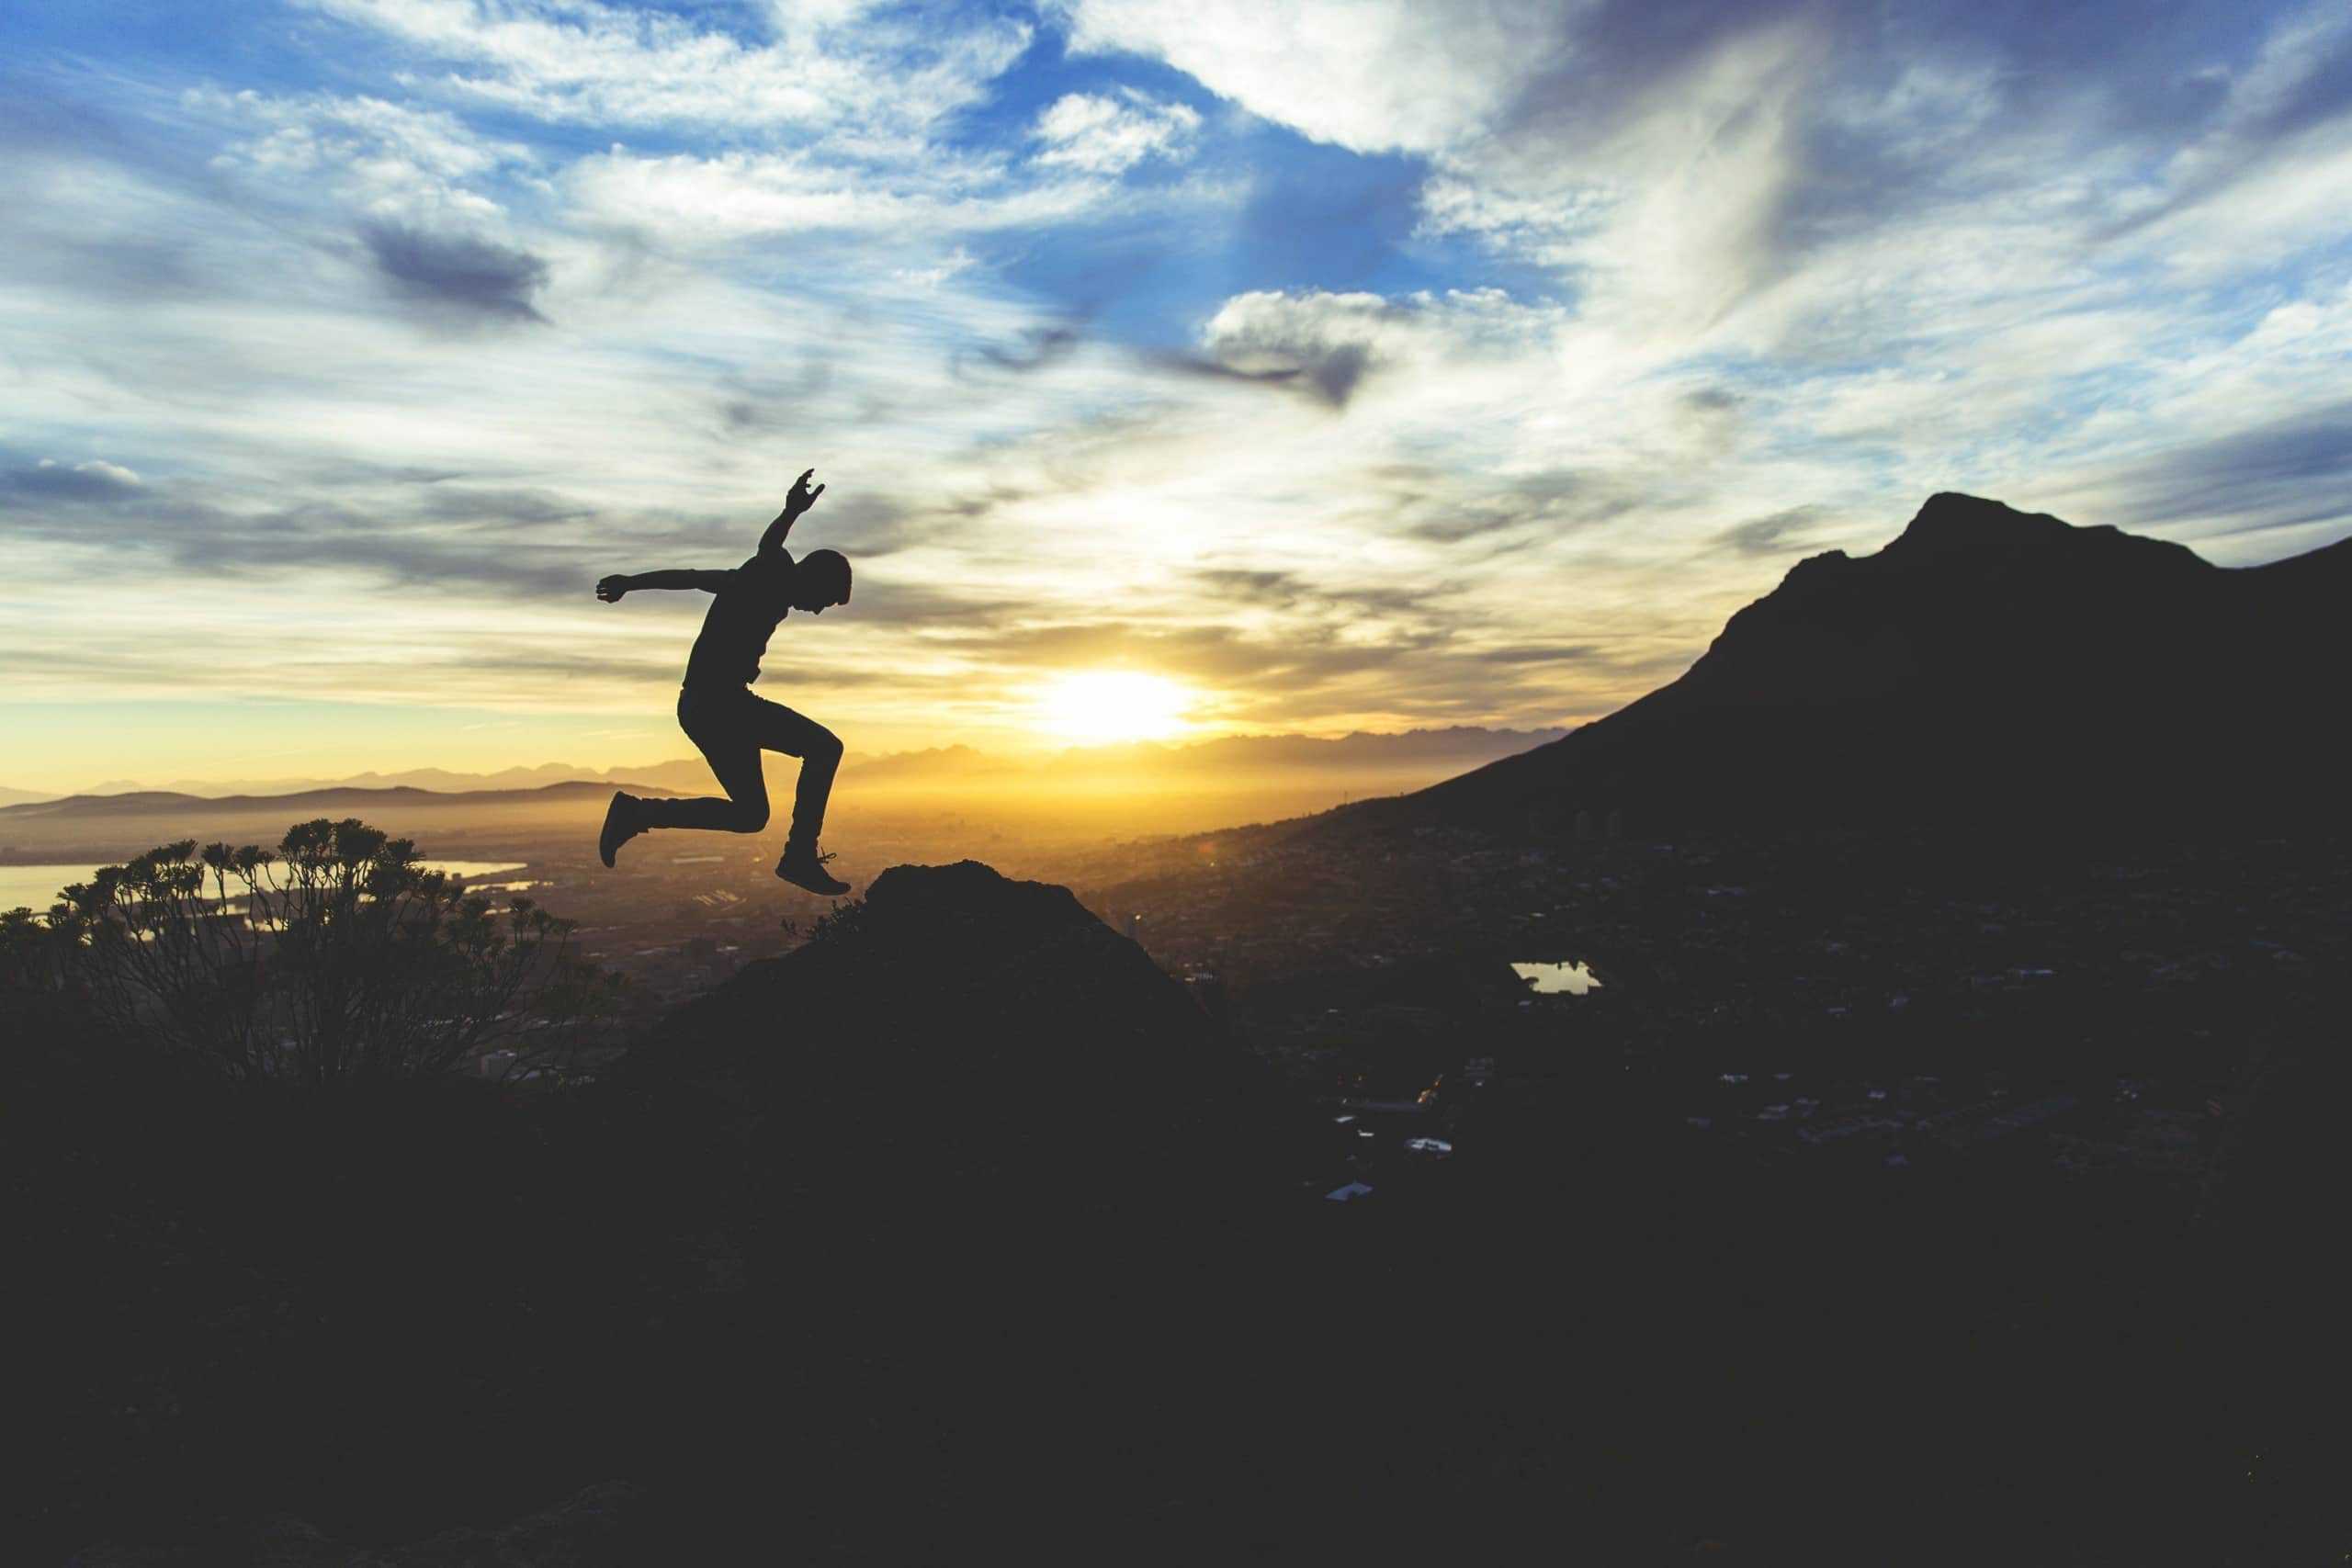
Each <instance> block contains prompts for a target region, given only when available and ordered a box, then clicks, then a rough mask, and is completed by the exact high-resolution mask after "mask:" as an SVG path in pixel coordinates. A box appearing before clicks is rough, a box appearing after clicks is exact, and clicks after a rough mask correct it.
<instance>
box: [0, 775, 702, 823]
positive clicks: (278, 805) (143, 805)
mask: <svg viewBox="0 0 2352 1568" xmlns="http://www.w3.org/2000/svg"><path fill="white" fill-rule="evenodd" d="M612 787H613V786H612V785H611V784H605V783H601V782H597V783H591V782H587V781H574V782H571V783H568V784H546V785H543V786H541V787H540V788H537V789H477V790H461V791H457V792H453V793H449V794H443V793H441V792H439V791H435V790H425V789H413V788H409V787H406V786H402V787H400V788H394V789H356V788H349V787H345V786H342V785H331V786H329V787H327V788H324V789H306V790H295V791H290V792H288V793H287V794H284V795H189V794H187V793H185V792H183V791H179V790H168V789H141V790H126V791H124V792H123V793H121V794H119V795H63V796H61V797H59V798H57V799H55V800H39V801H30V802H26V803H21V804H18V805H16V806H6V807H0V823H11V822H38V821H51V820H62V819H66V818H73V819H77V820H79V819H86V818H108V817H152V816H157V815H162V814H165V813H170V812H174V811H177V810H180V809H183V808H185V807H204V808H205V809H206V810H207V811H208V812H209V813H211V814H212V815H215V816H218V815H220V814H222V813H232V812H238V811H248V810H266V811H320V812H324V811H330V810H338V811H339V810H351V811H357V810H365V809H368V808H369V807H385V806H404V807H436V808H438V807H453V806H468V807H492V806H537V805H543V804H560V803H562V802H565V801H571V800H601V799H603V798H604V795H605V792H606V791H607V790H609V789H611V788H612ZM656 793H661V792H659V791H657V792H656Z"/></svg>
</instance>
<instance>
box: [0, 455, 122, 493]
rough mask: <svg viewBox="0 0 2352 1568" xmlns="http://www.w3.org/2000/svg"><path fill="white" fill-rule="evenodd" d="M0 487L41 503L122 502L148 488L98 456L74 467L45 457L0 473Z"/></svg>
mask: <svg viewBox="0 0 2352 1568" xmlns="http://www.w3.org/2000/svg"><path fill="white" fill-rule="evenodd" d="M0 486H4V487H5V489H6V491H8V492H11V493H14V494H17V495H21V496H28V497H31V498H34V499H36V500H40V501H120V500H123V499H125V498H126V497H130V496H134V495H137V494H139V493H140V492H141V491H142V490H144V489H145V488H146V487H145V485H144V484H143V483H142V482H141V479H140V478H139V476H138V475H137V474H136V473H134V472H132V471H131V470H130V469H129V468H124V467H122V466H121V465H120V464H118V463H108V462H106V461H103V460H101V459H99V458H96V457H93V458H91V459H90V460H89V461H87V462H84V463H75V464H74V465H72V466H71V467H68V466H67V465H65V464H63V463H61V462H59V461H58V460H57V459H56V458H54V457H43V458H41V459H40V461H39V462H37V463H33V464H30V465H28V466H26V467H22V468H8V469H5V470H0Z"/></svg>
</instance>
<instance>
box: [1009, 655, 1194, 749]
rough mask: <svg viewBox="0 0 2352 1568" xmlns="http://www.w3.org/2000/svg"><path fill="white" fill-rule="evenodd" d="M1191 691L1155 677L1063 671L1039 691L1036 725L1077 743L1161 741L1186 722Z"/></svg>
mask: <svg viewBox="0 0 2352 1568" xmlns="http://www.w3.org/2000/svg"><path fill="white" fill-rule="evenodd" d="M1192 705H1193V694H1192V693H1190V692H1188V691H1186V690H1185V689H1184V688H1183V687H1182V686H1180V685H1178V684H1177V683H1176V682H1173V681H1170V680H1169V679H1167V678H1166V677H1164V676H1160V675H1146V674H1142V673H1140V672H1138V671H1132V670H1086V671H1077V672H1075V673H1072V674H1069V675H1064V676H1062V677H1061V678H1060V679H1058V680H1057V681H1055V682H1053V683H1052V684H1051V685H1049V686H1047V687H1046V689H1045V691H1044V692H1043V693H1041V694H1039V697H1038V702H1037V727H1038V728H1040V729H1043V730H1045V731H1046V732H1047V733H1048V734H1051V735H1057V736H1059V737H1061V738H1062V739H1065V740H1074V741H1078V742H1080V743H1081V744H1088V745H1100V744H1102V743H1104V742H1107V741H1114V740H1165V739H1169V738H1170V737H1171V736H1176V735H1182V733H1184V731H1185V729H1186V728H1188V726H1187V725H1186V724H1185V722H1184V714H1185V711H1186V710H1187V709H1188V708H1190V707H1191V706H1192Z"/></svg>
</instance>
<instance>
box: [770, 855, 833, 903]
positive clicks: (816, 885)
mask: <svg viewBox="0 0 2352 1568" xmlns="http://www.w3.org/2000/svg"><path fill="white" fill-rule="evenodd" d="M832 858H833V857H832V856H831V855H820V854H819V853H818V852H817V846H816V845H815V844H786V846H785V847H784V858H783V859H782V860H780V861H778V862H776V863H775V874H777V875H778V876H781V877H782V878H784V879H785V880H786V882H789V883H791V884H792V885H793V886H795V887H806V888H807V889H808V890H809V892H811V893H821V894H823V895H824V896H825V897H828V898H838V897H841V896H842V894H844V893H846V892H848V891H849V884H848V883H846V882H843V881H842V880H841V879H840V878H839V877H837V876H835V875H834V874H832V873H831V872H829V871H827V870H826V869H825V863H826V862H827V861H829V860H831V859H832Z"/></svg>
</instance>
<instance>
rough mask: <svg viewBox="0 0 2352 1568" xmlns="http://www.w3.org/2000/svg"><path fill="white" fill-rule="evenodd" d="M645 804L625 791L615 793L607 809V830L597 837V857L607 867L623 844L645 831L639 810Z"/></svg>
mask: <svg viewBox="0 0 2352 1568" xmlns="http://www.w3.org/2000/svg"><path fill="white" fill-rule="evenodd" d="M644 804H645V802H643V801H641V800H639V799H638V798H637V796H635V795H630V794H628V793H627V792H626V791H623V790H617V789H616V790H615V791H613V803H612V804H611V805H610V806H607V807H605V830H604V831H603V832H602V833H599V834H598V835H597V836H596V855H597V858H598V859H600V860H602V861H603V862H604V863H605V864H606V865H610V864H612V863H613V856H614V855H615V854H616V853H617V852H619V850H620V847H621V846H622V845H623V844H626V843H628V841H629V840H631V839H634V838H636V837H637V836H638V835H639V833H642V832H644V831H645V824H644V823H643V822H642V821H641V820H639V811H638V808H639V807H641V806H643V805H644Z"/></svg>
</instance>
